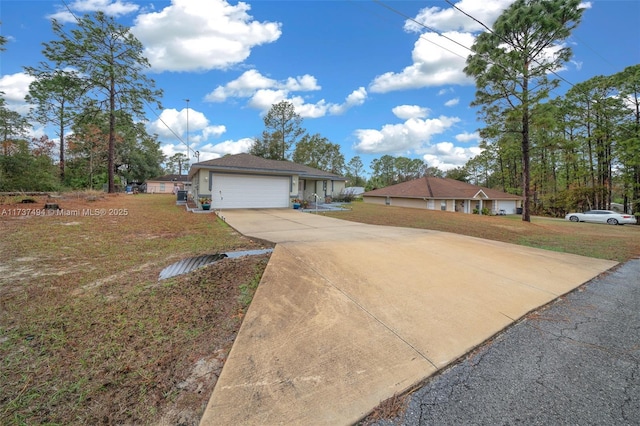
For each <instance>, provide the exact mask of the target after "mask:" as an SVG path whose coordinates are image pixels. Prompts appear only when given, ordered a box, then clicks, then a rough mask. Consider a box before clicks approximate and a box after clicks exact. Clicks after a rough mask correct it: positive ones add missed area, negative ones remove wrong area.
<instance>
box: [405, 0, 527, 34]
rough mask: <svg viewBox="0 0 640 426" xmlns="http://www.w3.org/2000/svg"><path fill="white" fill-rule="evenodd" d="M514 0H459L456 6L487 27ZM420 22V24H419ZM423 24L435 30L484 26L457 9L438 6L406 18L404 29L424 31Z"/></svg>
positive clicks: (458, 29) (466, 29)
mask: <svg viewBox="0 0 640 426" xmlns="http://www.w3.org/2000/svg"><path fill="white" fill-rule="evenodd" d="M513 2H514V0H483V1H478V0H461V1H459V2H458V3H456V7H458V8H459V9H460V10H463V11H464V12H466V13H467V14H469V15H471V16H473V17H474V18H476V19H477V20H478V21H480V22H482V23H484V24H485V25H487V26H488V27H489V28H491V26H492V25H493V23H494V22H495V20H496V19H497V18H498V16H500V15H501V14H502V12H503V11H504V10H505V9H506V8H507V7H509V6H510V5H511V3H513ZM421 24H422V25H421ZM425 26H427V27H430V28H433V29H435V30H437V31H463V32H477V31H483V30H484V27H483V26H482V25H481V24H480V23H478V22H477V21H475V20H473V19H471V18H469V17H468V16H466V15H465V14H464V13H462V12H460V11H459V10H456V9H454V8H453V7H450V8H446V9H443V8H440V7H435V6H434V7H425V8H424V9H422V10H421V11H420V12H418V14H417V15H416V17H415V18H413V20H407V21H406V22H405V25H404V29H405V31H408V32H419V33H421V32H424V31H426V30H427V29H426V28H425Z"/></svg>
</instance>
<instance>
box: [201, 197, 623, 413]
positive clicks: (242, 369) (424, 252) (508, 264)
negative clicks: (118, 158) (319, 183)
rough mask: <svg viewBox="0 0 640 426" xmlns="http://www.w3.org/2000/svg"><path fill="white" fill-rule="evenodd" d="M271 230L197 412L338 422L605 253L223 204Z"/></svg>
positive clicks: (408, 383)
mask: <svg viewBox="0 0 640 426" xmlns="http://www.w3.org/2000/svg"><path fill="white" fill-rule="evenodd" d="M222 215H223V216H224V217H225V219H226V221H227V222H228V223H229V225H231V226H232V227H233V228H235V229H237V230H238V231H239V232H241V233H242V234H244V235H247V236H251V237H254V238H260V239H264V240H268V241H272V242H275V243H277V246H276V248H275V250H274V252H273V254H272V256H271V260H270V261H269V264H268V266H267V268H266V270H265V273H264V275H263V277H262V281H261V283H260V287H259V288H258V290H257V292H256V294H255V296H254V299H253V302H252V304H251V306H250V308H249V310H248V312H247V315H246V317H245V319H244V322H243V324H242V327H241V329H240V331H239V333H238V336H237V338H236V341H235V343H234V345H233V348H232V350H231V352H230V354H229V357H228V359H227V361H226V363H225V366H224V368H223V370H222V373H221V375H220V378H219V379H218V382H217V384H216V387H215V389H214V392H213V394H212V396H211V399H210V401H209V404H208V406H207V409H206V411H205V413H204V415H203V418H202V420H201V425H214V424H215V425H280V424H286V425H298V424H300V425H302V424H304V425H349V424H353V423H355V422H357V421H358V420H360V419H361V418H362V417H363V416H365V415H366V414H367V413H369V412H370V411H371V410H372V409H373V408H374V407H376V406H377V405H378V404H379V403H380V402H381V401H383V400H385V399H387V398H390V397H392V396H393V395H394V394H397V393H401V392H403V391H405V390H407V389H409V388H411V387H413V386H415V385H416V384H418V383H419V382H421V381H422V380H424V379H426V378H427V377H429V376H430V375H432V374H433V373H435V372H436V371H437V370H439V369H441V368H443V367H444V366H446V365H448V364H450V363H451V362H453V361H455V360H456V359H458V358H459V357H461V356H462V355H464V354H466V353H467V352H469V351H470V350H472V349H473V348H474V347H476V346H477V345H479V344H481V343H482V342H483V341H485V340H486V339H488V338H490V337H491V336H493V335H494V334H496V333H497V332H499V331H500V330H502V329H504V328H505V327H507V326H509V325H510V324H512V323H513V322H514V321H516V320H517V319H518V318H520V317H522V316H523V315H525V314H526V313H528V312H529V311H531V310H533V309H536V308H538V307H539V306H541V305H544V304H546V303H548V302H549V301H551V300H554V299H555V298H557V297H558V296H560V295H562V294H565V293H567V292H569V291H571V290H572V289H574V288H576V287H577V286H579V285H581V284H583V283H584V282H586V281H588V280H590V279H591V278H593V277H595V276H597V275H598V274H600V273H602V272H604V271H606V270H607V269H609V268H611V267H613V266H615V265H616V262H612V261H607V260H600V259H592V258H586V257H581V256H576V255H571V254H563V253H556V252H551V251H545V250H538V249H532V248H527V247H522V246H516V245H511V244H505V243H500V242H495V241H488V240H482V239H477V238H472V237H464V236H460V235H456V234H450V233H443V232H436V231H426V230H415V229H407V228H394V227H383V226H373V225H364V224H358V223H352V222H346V221H342V220H339V219H333V218H327V217H323V216H316V215H314V214H310V213H301V212H299V211H296V210H288V209H287V210H230V211H224V212H223V213H222Z"/></svg>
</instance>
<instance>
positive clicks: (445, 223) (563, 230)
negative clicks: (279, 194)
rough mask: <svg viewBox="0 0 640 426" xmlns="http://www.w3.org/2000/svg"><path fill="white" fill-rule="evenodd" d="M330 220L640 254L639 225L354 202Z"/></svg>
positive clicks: (600, 253) (615, 256) (608, 255)
mask: <svg viewBox="0 0 640 426" xmlns="http://www.w3.org/2000/svg"><path fill="white" fill-rule="evenodd" d="M322 214H324V215H326V216H331V217H335V218H339V219H344V220H350V221H354V222H361V223H368V224H373V225H388V226H401V227H406V228H418V229H430V230H434V231H443V232H453V233H456V234H461V235H468V236H471V237H477V238H484V239H488V240H495V241H503V242H506V243H512V244H519V245H524V246H529V247H537V248H542V249H546V250H553V251H558V252H564V253H573V254H579V255H582V256H588V257H595V258H600V259H609V260H615V261H618V262H624V261H626V260H629V259H632V258H636V257H639V256H640V226H637V225H624V226H612V225H601V224H592V223H572V222H569V221H565V220H562V219H552V218H542V217H534V218H532V220H531V222H530V223H529V222H523V221H522V220H521V217H520V216H516V215H508V216H479V215H470V214H462V213H453V212H443V211H437V210H423V209H411V208H403V207H394V206H382V205H376V204H368V203H362V202H358V203H353V204H351V210H349V211H342V212H324V213H322Z"/></svg>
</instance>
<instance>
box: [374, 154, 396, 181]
mask: <svg viewBox="0 0 640 426" xmlns="http://www.w3.org/2000/svg"><path fill="white" fill-rule="evenodd" d="M396 176H397V173H396V159H395V158H393V157H392V156H391V155H383V156H382V157H380V158H376V159H374V160H373V161H372V162H371V181H373V182H375V186H376V187H379V188H383V187H385V186H389V185H392V184H393V183H395V180H396Z"/></svg>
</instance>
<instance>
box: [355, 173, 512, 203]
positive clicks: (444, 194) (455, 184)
mask: <svg viewBox="0 0 640 426" xmlns="http://www.w3.org/2000/svg"><path fill="white" fill-rule="evenodd" d="M479 191H482V192H483V193H484V194H485V195H486V196H487V197H488V198H489V199H492V200H521V199H522V197H521V196H519V195H513V194H508V193H506V192H502V191H498V190H495V189H489V188H484V187H481V186H476V185H471V184H470V183H465V182H460V181H458V180H455V179H449V178H437V177H430V176H427V177H422V178H419V179H414V180H410V181H408V182H402V183H398V184H396V185H391V186H387V187H385V188H380V189H374V190H373V191H369V192H365V193H364V196H365V197H400V198H435V199H448V198H456V199H471V198H473V197H474V196H475V195H476V194H478V192H479Z"/></svg>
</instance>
